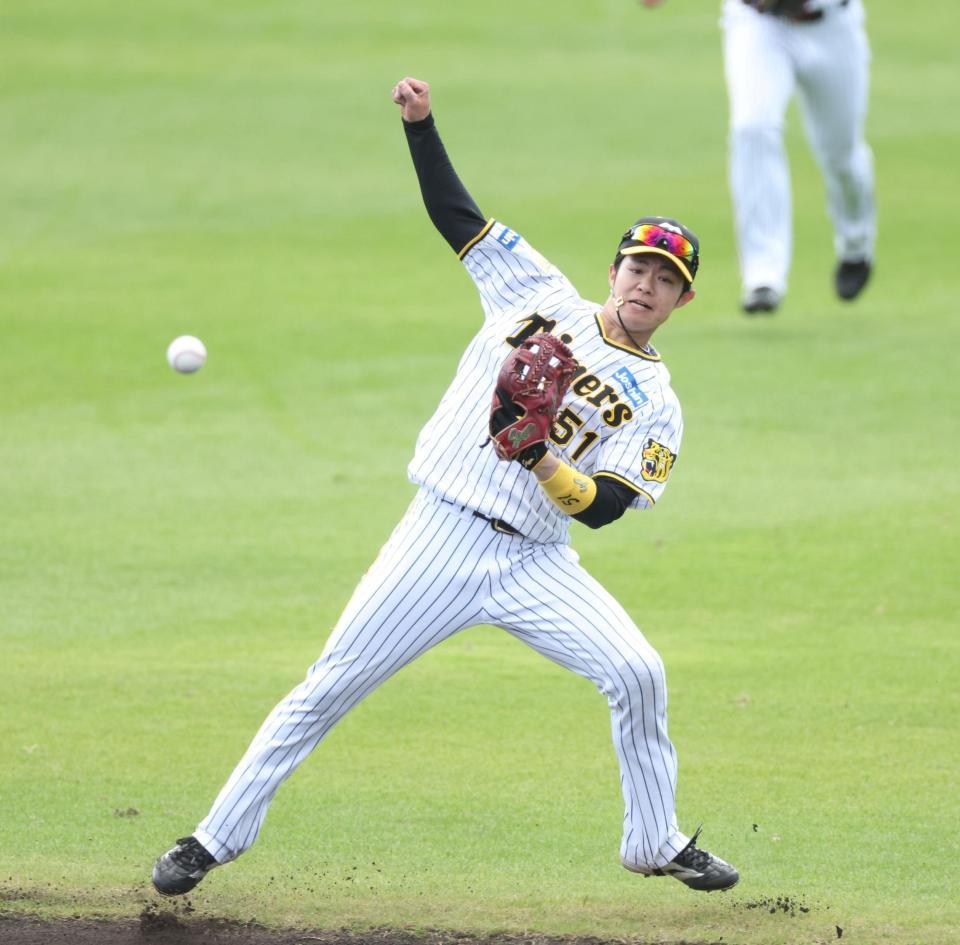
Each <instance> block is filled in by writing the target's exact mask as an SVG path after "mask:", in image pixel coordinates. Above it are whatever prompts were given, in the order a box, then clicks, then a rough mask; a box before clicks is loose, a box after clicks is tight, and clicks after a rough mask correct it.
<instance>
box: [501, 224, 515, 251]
mask: <svg viewBox="0 0 960 945" xmlns="http://www.w3.org/2000/svg"><path fill="white" fill-rule="evenodd" d="M497 242H498V243H502V244H503V245H504V246H506V247H507V249H509V250H512V249H513V247H514V246H516V245H517V243H519V242H520V234H519V233H516V232H514V231H513V230H511V229H509V228H508V227H504V228H503V231H502V232H501V234H500V235H499V236H498V237H497Z"/></svg>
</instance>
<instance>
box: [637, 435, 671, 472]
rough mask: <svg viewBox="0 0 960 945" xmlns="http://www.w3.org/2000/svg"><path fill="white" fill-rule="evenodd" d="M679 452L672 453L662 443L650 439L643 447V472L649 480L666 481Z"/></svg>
mask: <svg viewBox="0 0 960 945" xmlns="http://www.w3.org/2000/svg"><path fill="white" fill-rule="evenodd" d="M676 459H677V454H676V453H671V452H670V450H668V449H667V448H666V447H665V446H664V445H663V444H662V443H658V442H657V441H656V440H653V439H648V440H647V445H646V446H645V447H644V448H643V469H642V470H641V474H642V475H643V478H644V479H646V480H647V481H648V482H666V481H667V476H669V475H670V470H671V469H673V464H674V463H675V462H676Z"/></svg>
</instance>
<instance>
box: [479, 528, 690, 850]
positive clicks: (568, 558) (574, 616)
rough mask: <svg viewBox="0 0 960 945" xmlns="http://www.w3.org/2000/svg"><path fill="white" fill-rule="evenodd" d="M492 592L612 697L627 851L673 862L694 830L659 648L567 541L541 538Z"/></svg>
mask: <svg viewBox="0 0 960 945" xmlns="http://www.w3.org/2000/svg"><path fill="white" fill-rule="evenodd" d="M492 597H493V603H492V604H490V605H488V608H489V610H490V615H491V622H493V623H496V624H497V625H498V626H501V627H503V628H504V629H506V630H508V631H509V632H511V633H512V634H514V635H515V636H516V637H517V638H518V639H520V640H522V641H523V642H524V643H526V644H528V645H529V646H531V647H533V648H534V649H535V650H537V651H538V652H539V653H542V654H543V655H544V656H546V657H548V658H549V659H551V660H553V661H555V662H557V663H559V664H560V665H562V666H565V667H566V668H567V669H571V670H573V672H575V673H578V674H579V675H581V676H585V677H586V678H587V679H590V680H591V681H592V682H593V683H594V684H595V685H596V686H597V688H598V689H599V690H600V691H601V692H602V693H603V694H604V695H605V696H606V698H607V702H608V704H609V706H610V711H611V721H612V729H613V743H614V747H615V750H616V753H617V757H618V759H619V762H620V772H621V786H622V789H623V796H624V801H625V808H626V809H625V816H624V836H623V844H622V847H621V857H622V859H623V861H624V862H625V863H628V864H630V865H631V866H633V867H638V868H647V869H653V868H656V867H660V866H663V865H665V864H666V863H668V862H669V861H671V860H672V859H673V858H674V857H675V856H676V855H677V853H679V852H680V851H681V850H682V849H683V847H684V846H685V845H686V844H687V842H688V840H689V838H688V837H686V836H684V835H683V834H682V833H681V832H680V831H679V829H678V827H677V822H676V817H675V812H674V805H675V792H676V780H677V760H676V753H675V752H674V748H673V745H672V744H671V742H670V739H669V737H668V735H667V693H666V679H665V674H664V667H663V662H662V660H661V659H660V657H659V655H658V654H657V652H656V651H655V650H654V649H653V647H652V646H651V645H650V644H649V643H648V642H647V640H646V639H645V638H644V636H643V634H641V633H640V631H639V630H638V629H637V627H636V626H635V624H634V623H633V621H632V620H631V619H630V617H629V616H628V615H627V613H626V612H625V611H624V610H623V608H622V607H621V606H620V605H619V604H618V603H617V602H616V601H615V600H614V599H613V597H612V596H611V595H610V594H609V593H608V592H607V591H606V590H604V588H603V587H602V586H601V585H600V584H599V583H598V582H597V581H595V580H594V579H593V578H591V577H590V575H589V574H587V572H586V571H584V570H583V568H582V567H580V565H579V563H578V562H577V559H576V555H575V553H574V552H572V551H571V550H570V549H569V548H566V547H564V546H559V545H553V546H541V549H540V550H539V551H538V552H537V553H536V554H533V555H530V554H528V555H526V556H525V557H524V558H522V559H520V560H519V561H517V562H516V563H515V564H514V565H513V566H512V567H510V568H509V569H508V568H506V567H505V568H503V569H502V570H501V572H500V574H499V579H498V581H497V583H496V587H495V589H494V591H493V595H492Z"/></svg>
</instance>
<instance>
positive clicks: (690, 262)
mask: <svg viewBox="0 0 960 945" xmlns="http://www.w3.org/2000/svg"><path fill="white" fill-rule="evenodd" d="M617 252H618V253H620V254H621V255H623V256H635V255H637V254H639V253H658V254H659V255H661V256H666V257H667V259H669V260H670V261H671V262H672V263H673V264H674V265H675V266H676V267H677V269H679V270H680V273H681V275H683V277H684V278H685V279H686V280H687V281H688V282H693V279H694V276H696V274H697V270H698V269H699V268H700V240H699V239H697V236H696V234H695V233H694V232H693V231H692V230H688V229H687V228H686V227H685V226H684V225H683V224H682V223H679V222H678V221H677V220H671V219H670V218H669V217H641V218H640V219H639V220H637V222H636V223H634V224H633V226H631V227H630V229H629V230H627V232H626V233H624V234H623V236H622V237H621V239H620V246H619V247H618V248H617Z"/></svg>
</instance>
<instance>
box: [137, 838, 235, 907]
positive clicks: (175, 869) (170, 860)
mask: <svg viewBox="0 0 960 945" xmlns="http://www.w3.org/2000/svg"><path fill="white" fill-rule="evenodd" d="M215 866H219V864H218V863H217V861H216V860H215V859H214V858H213V857H212V856H211V855H210V854H209V853H207V851H206V850H205V849H204V848H203V847H202V846H201V845H200V841H199V840H197V838H196V837H184V838H183V839H182V840H178V841H177V845H176V846H175V847H174V848H173V849H172V850H167V852H166V853H164V854H163V856H161V857H160V858H159V859H158V860H157V862H156V863H154V864H153V885H154V888H155V889H156V890H157V892H158V893H160V895H161V896H182V895H183V894H184V893H186V892H190V890H191V889H193V887H194V886H196V885H197V883H199V882H200V880H201V879H203V877H204V876H206V875H207V873H209V872H210V870H212V869H213V868H214V867H215Z"/></svg>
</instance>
